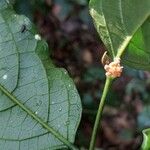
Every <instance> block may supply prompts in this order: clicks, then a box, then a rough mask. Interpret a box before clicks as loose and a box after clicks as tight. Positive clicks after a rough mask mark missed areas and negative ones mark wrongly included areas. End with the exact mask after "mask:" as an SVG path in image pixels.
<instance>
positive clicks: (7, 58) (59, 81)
mask: <svg viewBox="0 0 150 150" xmlns="http://www.w3.org/2000/svg"><path fill="white" fill-rule="evenodd" d="M34 30H35V29H34V27H33V25H32V23H31V22H30V20H29V19H28V18H26V17H25V16H22V15H16V14H15V12H14V11H13V8H12V6H11V4H10V3H9V1H8V0H0V149H4V150H9V149H11V150H31V149H32V150H53V149H63V148H67V147H69V148H70V149H75V147H74V146H73V145H72V143H73V142H74V139H75V134H76V130H77V128H78V125H79V122H80V118H81V110H82V109H81V102H80V97H79V95H78V92H77V90H76V88H75V85H74V83H73V81H72V80H71V79H70V77H69V76H68V73H67V72H66V71H65V70H64V69H60V68H56V67H55V66H54V65H53V64H52V61H51V60H50V58H49V53H48V47H47V44H46V43H45V42H44V41H43V40H41V37H40V36H39V35H38V34H36V32H35V31H34Z"/></svg>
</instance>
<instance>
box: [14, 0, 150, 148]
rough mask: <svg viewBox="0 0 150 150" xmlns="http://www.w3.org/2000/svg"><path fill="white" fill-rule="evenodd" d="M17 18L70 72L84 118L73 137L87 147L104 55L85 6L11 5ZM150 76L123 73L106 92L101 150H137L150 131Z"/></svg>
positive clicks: (52, 1)
mask: <svg viewBox="0 0 150 150" xmlns="http://www.w3.org/2000/svg"><path fill="white" fill-rule="evenodd" d="M12 2H13V3H15V9H16V11H17V13H19V14H25V15H26V16H28V17H29V18H30V19H31V20H32V21H33V22H34V23H35V24H36V27H37V29H38V31H39V33H40V34H41V35H42V37H43V38H45V39H46V40H47V42H48V44H49V47H50V51H51V58H52V59H53V61H54V63H55V64H56V66H58V67H64V68H66V69H67V70H68V72H69V74H70V76H71V77H72V78H73V79H74V82H75V84H76V86H77V89H78V91H79V93H80V96H81V100H82V105H83V115H82V121H81V124H80V127H79V130H78V132H77V136H76V145H77V146H79V147H80V148H81V150H86V149H87V148H88V146H89V141H90V136H91V132H92V128H93V124H94V120H95V115H96V110H97V108H98V105H99V99H100V97H101V93H102V89H103V86H104V81H105V75H104V70H103V66H102V65H101V62H100V58H101V57H102V54H103V53H104V51H105V47H104V45H103V43H102V42H101V40H100V38H99V36H98V34H97V32H96V30H95V28H94V26H93V22H92V19H91V17H90V15H89V10H88V2H89V1H88V0H12ZM149 99H150V73H149V72H143V71H137V70H133V69H131V68H128V67H125V69H124V72H123V75H122V77H121V78H119V79H117V80H116V81H115V82H114V84H113V87H112V89H111V90H110V92H109V95H108V98H107V102H106V106H105V109H104V114H103V118H102V130H101V132H99V133H98V136H97V147H101V150H138V149H139V148H140V144H141V142H142V134H141V131H142V129H143V128H146V127H149V126H150V100H149ZM97 150H100V149H97Z"/></svg>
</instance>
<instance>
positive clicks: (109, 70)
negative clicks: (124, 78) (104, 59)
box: [104, 57, 123, 78]
mask: <svg viewBox="0 0 150 150" xmlns="http://www.w3.org/2000/svg"><path fill="white" fill-rule="evenodd" d="M104 69H105V70H106V76H108V77H112V78H117V77H120V76H121V73H122V70H123V67H122V66H121V65H120V58H117V57H116V58H114V61H113V62H111V63H110V64H106V65H105V66H104Z"/></svg>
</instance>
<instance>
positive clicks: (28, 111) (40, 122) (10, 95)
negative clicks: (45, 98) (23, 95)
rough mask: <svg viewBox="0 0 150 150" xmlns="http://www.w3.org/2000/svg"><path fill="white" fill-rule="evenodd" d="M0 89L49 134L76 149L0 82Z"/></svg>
mask: <svg viewBox="0 0 150 150" xmlns="http://www.w3.org/2000/svg"><path fill="white" fill-rule="evenodd" d="M0 90H1V91H2V92H3V93H4V94H5V95H6V96H7V97H9V98H10V99H11V100H12V101H13V102H14V103H15V104H17V105H18V106H19V107H20V108H21V109H23V110H24V111H25V112H26V113H27V114H28V115H29V116H31V117H32V118H33V119H35V120H36V121H37V122H38V123H39V124H40V125H42V126H43V127H44V128H45V129H47V130H48V131H49V132H50V133H51V134H53V135H54V136H55V137H56V138H57V139H59V140H60V141H61V142H62V143H64V144H65V145H66V146H68V147H69V148H70V149H72V150H76V148H75V146H74V145H73V144H72V143H70V142H69V141H68V140H67V139H66V138H64V137H63V136H62V135H60V134H59V133H58V132H57V131H55V130H54V129H53V128H52V127H50V126H49V125H48V124H47V123H45V122H44V121H43V120H42V119H41V118H40V117H38V116H37V115H36V114H35V113H33V112H32V111H31V110H30V109H29V108H27V107H26V106H25V105H23V104H22V103H21V102H20V101H19V100H18V99H17V98H16V97H15V96H13V95H12V94H11V93H10V92H9V91H7V89H5V88H4V87H3V86H2V85H1V84H0Z"/></svg>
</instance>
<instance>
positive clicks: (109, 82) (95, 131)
mask: <svg viewBox="0 0 150 150" xmlns="http://www.w3.org/2000/svg"><path fill="white" fill-rule="evenodd" d="M112 81H113V78H111V77H107V78H106V81H105V87H104V90H103V94H102V97H101V100H100V104H99V108H98V112H97V115H96V120H95V124H94V128H93V132H92V137H91V142H90V148H89V150H94V145H95V140H96V134H97V130H98V127H99V123H100V119H101V116H102V112H103V108H104V104H105V100H106V96H107V93H108V90H109V88H110V85H111V83H112Z"/></svg>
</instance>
